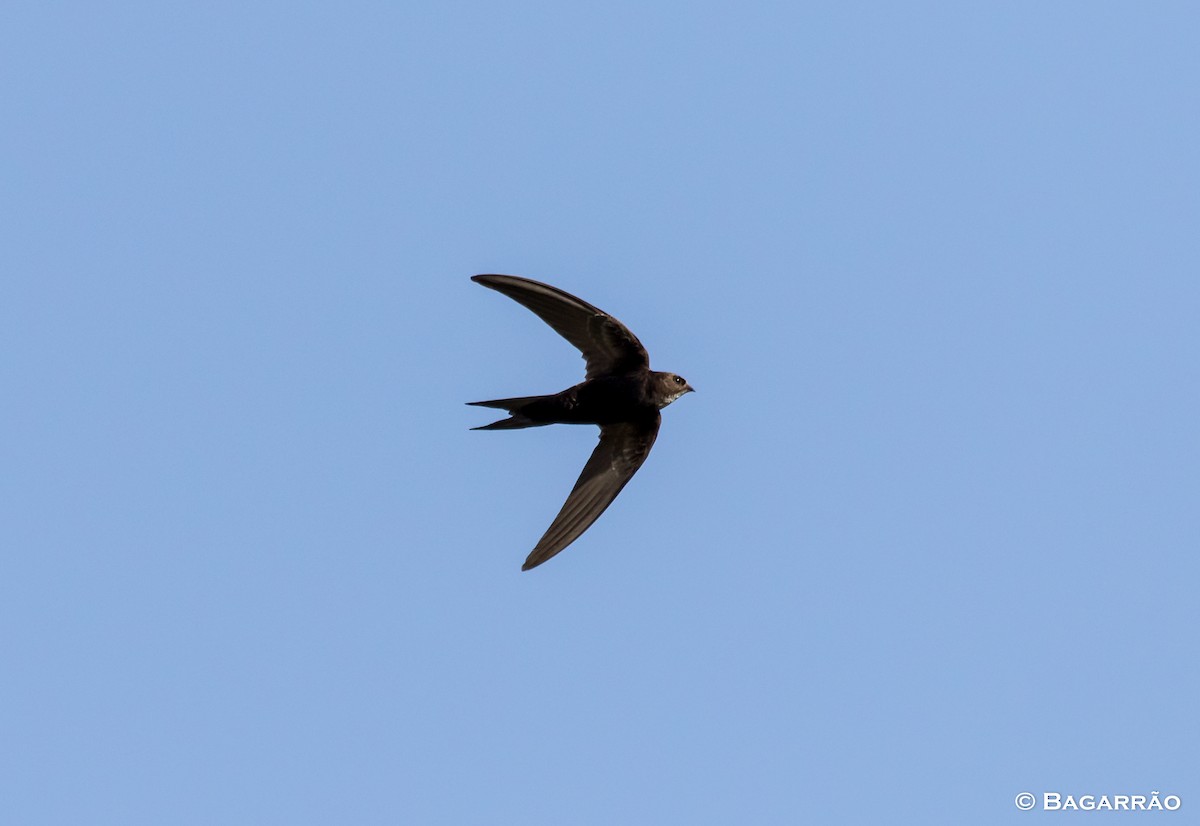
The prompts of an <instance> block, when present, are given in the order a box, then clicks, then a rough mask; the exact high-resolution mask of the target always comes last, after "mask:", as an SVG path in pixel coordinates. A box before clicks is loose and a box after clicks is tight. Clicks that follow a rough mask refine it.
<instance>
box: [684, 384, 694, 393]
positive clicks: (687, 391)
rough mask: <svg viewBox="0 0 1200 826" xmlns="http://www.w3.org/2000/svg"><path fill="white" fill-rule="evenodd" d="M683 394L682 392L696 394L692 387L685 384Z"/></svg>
mask: <svg viewBox="0 0 1200 826" xmlns="http://www.w3.org/2000/svg"><path fill="white" fill-rule="evenodd" d="M683 392H684V393H695V392H696V388H694V387H692V386H691V385H690V384H686V383H685V384H684V385H683Z"/></svg>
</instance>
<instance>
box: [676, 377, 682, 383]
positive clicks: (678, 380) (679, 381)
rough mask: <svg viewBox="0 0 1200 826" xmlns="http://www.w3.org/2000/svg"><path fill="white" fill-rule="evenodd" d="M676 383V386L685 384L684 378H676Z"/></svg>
mask: <svg viewBox="0 0 1200 826" xmlns="http://www.w3.org/2000/svg"><path fill="white" fill-rule="evenodd" d="M675 383H676V384H683V377H682V376H676V377H675Z"/></svg>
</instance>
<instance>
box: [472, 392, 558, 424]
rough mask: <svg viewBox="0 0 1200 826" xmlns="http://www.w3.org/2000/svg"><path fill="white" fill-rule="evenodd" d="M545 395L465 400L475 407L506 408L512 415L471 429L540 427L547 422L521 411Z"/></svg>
mask: <svg viewBox="0 0 1200 826" xmlns="http://www.w3.org/2000/svg"><path fill="white" fill-rule="evenodd" d="M545 398H547V397H546V396H518V397H516V398H514V399H492V400H491V401H486V402H467V404H470V405H474V406H475V407H494V408H496V409H497V410H507V411H508V412H509V413H511V414H512V415H511V416H509V417H508V418H507V419H501V420H500V421H498V422H492V423H491V424H485V425H483V426H482V427H472V428H471V429H472V430H516V429H518V428H522V427H541V426H542V425H545V424H549V422H539V421H534V420H533V419H531V418H529V417H528V416H526V415H524V414H523V413H522V412H521V411H522V410H524V409H525V408H526V407H527V406H529V405H531V404H533V403H534V402H539V401H541V400H542V399H545Z"/></svg>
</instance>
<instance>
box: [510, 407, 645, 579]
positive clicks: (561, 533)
mask: <svg viewBox="0 0 1200 826" xmlns="http://www.w3.org/2000/svg"><path fill="white" fill-rule="evenodd" d="M661 421H662V417H661V416H660V415H658V414H657V413H655V414H654V417H653V418H651V419H647V420H645V421H639V422H623V423H621V424H609V425H602V426H601V427H600V443H599V444H598V445H596V449H595V450H593V451H592V457H591V458H590V459H588V461H587V464H586V465H584V466H583V472H582V473H581V474H579V480H578V481H577V482H576V483H575V487H574V488H572V489H571V494H570V495H569V496H568V497H567V501H566V502H565V503H564V504H563V506H562V510H560V511H559V512H558V516H556V517H554V521H553V522H552V523H551V524H550V527H549V528H547V529H546V533H545V535H544V536H542V538H541V539H540V540H539V541H538V543H537V547H536V548H534V549H533V551H532V553H530V554H529V558H528V559H526V560H525V564H524V565H522V566H521V570H522V571H528V570H529V569H530V568H534V567H536V566H538V565H541V564H542V563H543V562H545V561H546V560H547V559H549V558H550V557H552V556H554V555H555V554H556V553H558V552H559V551H561V550H562V549H563V548H565V547H567V546H568V545H570V544H571V543H572V542H574V541H575V540H576V539H578V538H579V535H580V534H582V533H583V532H584V531H586V530H587V529H588V528H589V527H590V526H591V524H592V523H593V522H595V521H596V519H597V518H598V517H599V516H600V514H602V513H604V509H605V508H607V507H608V506H609V505H611V504H612V501H613V500H614V499H616V498H617V494H618V493H620V492H621V488H623V487H625V484H626V483H627V482H628V481H629V480H630V479H632V478H633V474H635V473H637V469H638V468H640V467H641V466H642V462H644V461H646V456H647V455H649V453H650V448H651V447H653V446H654V439H655V437H657V436H658V426H659V423H660V422H661Z"/></svg>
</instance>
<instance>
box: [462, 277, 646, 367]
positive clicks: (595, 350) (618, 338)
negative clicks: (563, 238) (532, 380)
mask: <svg viewBox="0 0 1200 826" xmlns="http://www.w3.org/2000/svg"><path fill="white" fill-rule="evenodd" d="M471 280H472V281H475V282H477V283H479V284H482V285H483V286H485V287H490V288H491V289H493V290H496V291H497V292H501V293H504V294H505V295H506V296H508V297H509V298H511V299H512V300H513V301H516V302H517V303H518V304H522V305H524V306H525V307H528V308H529V309H530V310H532V311H533V312H534V313H535V314H537V316H538V318H540V319H541V320H542V321H544V322H546V323H547V324H549V325H550V326H551V327H553V328H554V330H555V332H557V333H558V334H559V335H560V336H562V337H563V338H565V339H566V340H567V341H569V342H571V343H572V344H574V345H575V346H576V347H578V348H579V351H580V352H581V353H583V358H584V360H586V361H587V378H589V379H590V378H595V377H596V376H603V375H608V374H612V373H624V372H626V371H628V370H633V369H637V368H639V367H649V366H650V356H649V355H647V353H646V348H645V347H643V346H642V343H641V342H640V341H638V339H637V336H635V335H634V334H633V333H631V332H629V329H628V328H627V327H626V326H625V325H624V324H622V323H621V322H619V321H617V320H616V319H615V318H613V317H612V316H610V315H609V314H608V313H606V312H604V311H603V310H600V309H597V308H596V307H593V306H592V305H591V304H588V303H587V302H586V301H584V300H582V299H579V298H576V297H575V296H573V295H571V294H570V293H567V292H563V291H562V290H560V289H558V288H557V287H551V286H550V285H549V284H542V283H541V282H538V281H532V280H530V279H528V278H520V277H518V276H515V275H476V276H473V277H472V278H471Z"/></svg>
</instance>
